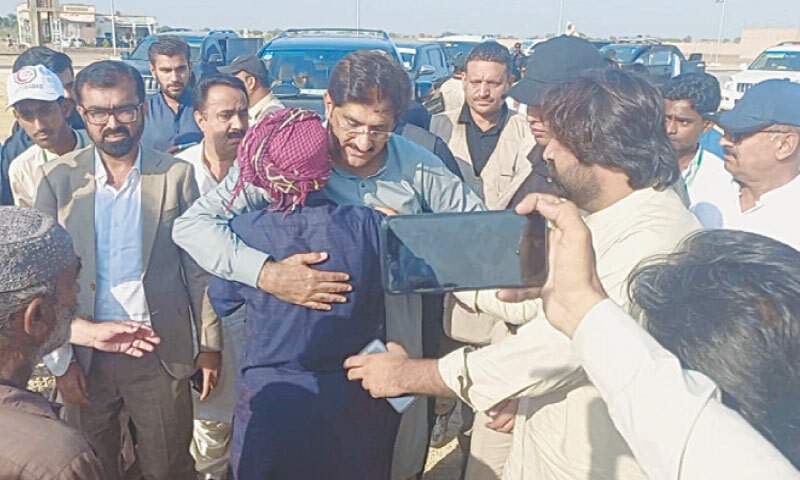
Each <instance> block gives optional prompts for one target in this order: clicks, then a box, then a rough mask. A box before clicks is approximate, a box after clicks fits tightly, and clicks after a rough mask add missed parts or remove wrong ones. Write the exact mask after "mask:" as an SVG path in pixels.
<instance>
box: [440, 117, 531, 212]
mask: <svg viewBox="0 0 800 480" xmlns="http://www.w3.org/2000/svg"><path fill="white" fill-rule="evenodd" d="M460 115H461V109H457V110H450V111H448V112H444V113H440V114H438V115H434V116H433V118H432V119H431V132H433V134H434V135H437V136H439V137H441V138H442V140H444V141H445V142H447V146H448V147H450V150H451V151H452V152H453V155H454V156H455V157H456V161H457V162H458V167H459V168H460V169H461V174H462V175H463V176H464V181H465V182H466V183H467V184H468V185H470V187H472V189H473V190H474V191H475V193H477V194H478V195H479V196H480V197H481V198H482V199H483V200H484V203H485V204H486V207H487V208H489V210H502V209H504V208H506V207H508V204H509V202H511V199H512V198H513V197H514V194H515V193H516V192H517V189H519V187H520V185H522V182H523V181H525V179H526V178H527V177H528V174H530V173H531V170H533V168H532V166H531V162H530V161H529V160H528V158H527V157H528V154H529V153H530V152H531V150H533V147H534V145H536V140H534V138H533V135H532V134H531V131H530V128H529V127H528V122H526V121H525V117H523V116H522V115H520V114H518V113H513V112H509V115H508V117H506V124H505V126H504V127H503V131H502V132H500V138H499V139H498V141H497V147H496V148H495V149H494V152H492V155H491V156H490V157H489V161H488V162H487V163H486V166H485V167H484V168H483V170H482V171H481V174H480V176H476V175H475V170H474V169H473V168H472V159H471V158H470V155H469V147H468V146H467V126H466V125H464V124H460V123H458V117H459V116H460Z"/></svg>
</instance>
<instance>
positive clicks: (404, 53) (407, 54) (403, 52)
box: [397, 47, 417, 70]
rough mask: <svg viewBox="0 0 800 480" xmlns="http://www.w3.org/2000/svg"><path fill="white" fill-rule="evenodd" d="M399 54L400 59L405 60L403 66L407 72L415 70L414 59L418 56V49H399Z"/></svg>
mask: <svg viewBox="0 0 800 480" xmlns="http://www.w3.org/2000/svg"><path fill="white" fill-rule="evenodd" d="M397 53H399V54H400V58H401V59H402V60H403V66H404V67H405V68H406V70H411V69H412V68H414V57H416V56H417V50H416V49H414V48H406V47H398V48H397Z"/></svg>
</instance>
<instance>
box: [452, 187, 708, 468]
mask: <svg viewBox="0 0 800 480" xmlns="http://www.w3.org/2000/svg"><path fill="white" fill-rule="evenodd" d="M585 221H586V225H587V226H588V227H589V230H591V232H592V242H593V246H594V250H595V252H596V254H597V271H598V273H599V274H600V281H601V282H602V283H603V287H604V288H605V290H606V292H608V294H609V296H610V297H611V298H612V299H614V300H615V301H616V302H618V303H619V304H621V305H624V304H626V303H627V298H628V295H627V285H628V282H627V278H628V275H629V273H630V272H631V270H633V268H634V267H635V266H636V265H637V264H638V263H639V262H640V261H641V260H643V259H644V258H647V257H650V256H651V255H655V254H663V253H669V252H671V251H673V250H674V248H675V246H676V245H677V244H678V243H679V242H680V241H681V240H682V239H683V238H684V237H685V236H686V235H687V234H689V233H691V232H693V231H695V230H697V229H699V228H700V224H699V223H698V222H697V219H696V218H695V217H694V216H693V215H692V214H691V213H689V211H688V210H687V209H686V207H685V206H684V205H683V202H682V201H681V199H680V198H679V197H678V194H677V193H676V192H675V191H674V190H672V189H667V190H665V191H662V192H657V191H655V190H653V189H644V190H637V191H635V192H633V193H631V194H630V195H628V196H627V197H625V198H623V199H621V200H619V201H618V202H616V203H614V204H613V205H611V206H609V207H607V208H605V209H603V210H600V211H598V212H595V213H593V214H591V215H589V216H587V217H586V218H585ZM463 295H464V294H461V295H460V296H459V298H462V300H463ZM473 298H474V299H475V300H474V301H473V304H472V305H471V306H472V307H473V309H477V310H478V311H483V312H486V313H489V314H491V315H494V316H496V317H500V318H503V319H509V320H510V321H513V323H517V324H521V323H524V325H522V326H521V327H520V328H519V329H518V330H517V334H516V335H513V336H510V337H508V338H505V339H504V340H502V341H501V342H499V343H496V344H492V345H489V346H487V347H484V348H481V349H478V350H474V351H470V350H465V349H459V350H456V351H455V352H453V353H451V354H449V355H446V356H445V357H443V358H442V359H440V360H439V365H438V366H439V373H440V375H441V376H442V379H443V380H444V382H445V383H446V384H447V386H448V387H449V388H450V389H451V390H453V391H454V392H455V393H456V394H457V395H458V396H459V397H460V398H462V399H463V400H464V401H466V402H467V403H469V404H471V405H472V406H473V407H475V408H476V409H479V410H482V411H486V410H488V409H489V408H491V407H492V406H494V405H496V404H497V403H499V402H501V401H503V400H505V399H507V398H513V397H520V403H519V408H518V410H517V418H516V426H515V427H514V433H513V439H512V447H511V452H510V454H509V459H508V463H507V464H506V468H505V471H504V478H505V479H506V480H524V479H529V478H535V479H536V480H594V479H611V478H614V479H625V480H638V479H644V478H646V476H645V474H644V472H643V471H642V470H641V468H640V467H639V464H638V463H637V462H636V460H635V459H634V458H633V455H632V454H631V451H630V450H629V449H628V446H627V444H626V443H625V441H624V440H623V438H622V437H621V436H620V434H619V433H618V432H617V431H616V428H615V427H614V424H613V422H612V420H611V418H609V416H608V413H607V412H606V409H605V406H604V404H603V400H602V398H601V397H600V394H599V393H598V392H597V390H596V389H595V388H594V387H593V386H592V385H591V383H590V382H589V381H588V379H587V378H586V376H585V374H584V373H583V371H582V370H581V369H580V364H579V362H578V361H577V359H576V358H575V357H574V355H573V354H572V352H571V346H570V342H569V339H568V338H567V337H566V336H564V335H563V334H562V333H561V332H559V331H558V330H556V329H555V328H553V327H552V326H551V325H550V323H549V322H547V319H546V318H544V313H543V312H542V309H541V308H540V306H541V302H540V301H538V300H536V301H527V302H522V303H516V304H511V303H504V302H500V301H499V300H497V298H496V297H495V296H494V293H493V292H491V291H482V292H480V293H479V294H478V295H477V296H475V295H474V294H473ZM468 302H469V300H468ZM468 304H469V303H468ZM525 320H529V321H528V322H527V323H525Z"/></svg>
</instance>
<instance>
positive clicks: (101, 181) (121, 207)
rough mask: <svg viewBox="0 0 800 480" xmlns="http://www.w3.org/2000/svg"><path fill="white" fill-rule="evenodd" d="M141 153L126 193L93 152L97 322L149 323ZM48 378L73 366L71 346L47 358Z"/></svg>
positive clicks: (129, 175)
mask: <svg viewBox="0 0 800 480" xmlns="http://www.w3.org/2000/svg"><path fill="white" fill-rule="evenodd" d="M141 168H142V151H141V146H140V147H139V155H138V156H137V157H136V162H135V164H134V166H133V168H132V169H131V171H130V172H129V173H128V177H127V178H126V179H125V183H124V184H123V186H122V188H120V189H119V190H116V189H115V188H114V187H113V186H111V185H109V184H108V174H107V173H106V169H105V167H104V166H103V161H102V160H101V159H100V154H99V153H98V152H97V150H96V149H95V154H94V172H95V174H94V176H95V195H94V228H95V261H96V265H97V290H96V292H95V299H94V320H97V321H100V320H138V321H143V322H147V323H150V310H149V309H148V307H147V299H146V298H145V295H144V283H143V282H142V188H141ZM43 360H44V363H45V365H47V368H48V369H49V370H50V373H52V374H53V375H55V376H57V377H60V376H61V375H64V373H66V371H67V368H68V367H69V364H70V361H71V360H72V345H71V344H70V343H69V342H68V343H65V344H64V345H62V346H61V347H59V348H57V349H56V350H54V351H53V352H51V353H50V354H48V355H45V356H44V359H43Z"/></svg>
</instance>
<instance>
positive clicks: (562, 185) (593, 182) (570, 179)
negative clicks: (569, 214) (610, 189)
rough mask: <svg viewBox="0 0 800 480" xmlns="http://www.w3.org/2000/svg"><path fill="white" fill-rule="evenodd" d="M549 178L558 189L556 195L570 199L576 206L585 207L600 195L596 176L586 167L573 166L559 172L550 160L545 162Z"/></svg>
mask: <svg viewBox="0 0 800 480" xmlns="http://www.w3.org/2000/svg"><path fill="white" fill-rule="evenodd" d="M547 167H548V169H549V170H550V178H551V179H553V183H554V184H555V185H556V188H557V189H558V195H560V196H562V197H564V198H566V199H567V200H570V201H572V202H573V203H574V204H575V205H577V206H578V208H581V209H585V208H586V206H587V205H588V204H590V203H591V202H592V201H594V200H595V199H596V198H597V197H598V195H600V185H599V184H598V183H597V178H596V177H595V176H594V174H593V173H592V172H591V171H590V170H588V169H587V168H586V167H578V166H574V167H572V168H571V169H569V170H568V171H566V172H563V173H562V174H559V173H558V172H557V171H556V168H555V165H554V164H553V163H552V162H548V163H547Z"/></svg>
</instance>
